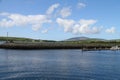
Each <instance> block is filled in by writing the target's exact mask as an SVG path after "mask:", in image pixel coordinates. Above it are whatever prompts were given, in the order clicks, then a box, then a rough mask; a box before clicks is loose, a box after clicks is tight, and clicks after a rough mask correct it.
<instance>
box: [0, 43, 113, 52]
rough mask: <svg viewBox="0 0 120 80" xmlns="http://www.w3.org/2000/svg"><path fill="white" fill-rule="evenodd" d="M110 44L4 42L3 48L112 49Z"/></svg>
mask: <svg viewBox="0 0 120 80" xmlns="http://www.w3.org/2000/svg"><path fill="white" fill-rule="evenodd" d="M111 47H112V46H110V45H92V44H91V45H90V44H89V45H87V44H64V43H46V42H45V43H4V44H0V48H1V49H21V50H30V49H31V50H38V49H40V50H42V49H81V50H83V51H92V50H96V51H97V50H110V48H111Z"/></svg>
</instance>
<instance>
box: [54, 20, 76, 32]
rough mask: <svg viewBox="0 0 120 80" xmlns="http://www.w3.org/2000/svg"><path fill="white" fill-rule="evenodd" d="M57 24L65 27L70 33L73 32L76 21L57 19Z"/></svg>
mask: <svg viewBox="0 0 120 80" xmlns="http://www.w3.org/2000/svg"><path fill="white" fill-rule="evenodd" d="M56 22H57V23H58V24H59V25H60V26H63V27H64V31H65V32H70V31H71V30H72V26H73V25H74V23H75V22H74V20H67V19H61V18H57V20H56Z"/></svg>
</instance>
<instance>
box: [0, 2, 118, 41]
mask: <svg viewBox="0 0 120 80" xmlns="http://www.w3.org/2000/svg"><path fill="white" fill-rule="evenodd" d="M119 4H120V0H0V36H6V35H7V32H8V33H9V36H12V37H26V38H33V39H43V40H58V41H59V40H64V39H68V38H72V37H81V36H85V37H90V38H102V39H120V5H119Z"/></svg>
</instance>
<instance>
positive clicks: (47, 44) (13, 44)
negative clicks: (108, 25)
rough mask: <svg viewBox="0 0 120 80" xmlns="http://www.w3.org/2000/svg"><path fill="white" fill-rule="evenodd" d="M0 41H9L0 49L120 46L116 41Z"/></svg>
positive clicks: (107, 47)
mask: <svg viewBox="0 0 120 80" xmlns="http://www.w3.org/2000/svg"><path fill="white" fill-rule="evenodd" d="M0 40H1V41H6V40H8V41H10V42H9V43H5V44H2V45H0V48H10V49H83V48H87V49H94V48H96V49H109V48H111V47H112V46H116V45H117V46H120V41H116V40H109V41H108V40H105V41H100V40H81V41H51V40H34V39H29V38H16V37H8V38H6V37H0Z"/></svg>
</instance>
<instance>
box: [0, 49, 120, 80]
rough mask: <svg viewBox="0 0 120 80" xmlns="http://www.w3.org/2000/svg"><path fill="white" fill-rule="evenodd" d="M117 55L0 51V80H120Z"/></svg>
mask: <svg viewBox="0 0 120 80" xmlns="http://www.w3.org/2000/svg"><path fill="white" fill-rule="evenodd" d="M119 60H120V52H119V51H117V52H113V51H86V52H83V53H82V52H81V50H5V49H0V79H1V80H2V79H3V80H91V79H92V80H117V79H118V80H119V79H120V77H119V75H120V63H119Z"/></svg>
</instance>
